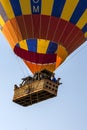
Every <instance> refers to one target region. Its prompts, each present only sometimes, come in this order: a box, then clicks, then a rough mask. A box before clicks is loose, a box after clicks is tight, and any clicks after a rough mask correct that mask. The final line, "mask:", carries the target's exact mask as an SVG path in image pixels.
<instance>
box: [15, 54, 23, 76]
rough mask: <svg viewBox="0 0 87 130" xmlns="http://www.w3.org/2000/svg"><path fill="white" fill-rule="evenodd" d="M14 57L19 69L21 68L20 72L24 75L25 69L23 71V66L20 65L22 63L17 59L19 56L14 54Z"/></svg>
mask: <svg viewBox="0 0 87 130" xmlns="http://www.w3.org/2000/svg"><path fill="white" fill-rule="evenodd" d="M14 55H15V54H14ZM15 59H16V61H17V63H18V66H19V69H20V70H21V72H22V73H23V76H24V77H25V71H24V69H23V68H24V67H23V66H22V64H21V62H20V61H19V57H17V56H16V55H15Z"/></svg>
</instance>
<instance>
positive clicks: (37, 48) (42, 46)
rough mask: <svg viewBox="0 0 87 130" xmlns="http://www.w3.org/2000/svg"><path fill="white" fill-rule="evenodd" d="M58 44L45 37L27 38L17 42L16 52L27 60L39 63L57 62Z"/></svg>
mask: <svg viewBox="0 0 87 130" xmlns="http://www.w3.org/2000/svg"><path fill="white" fill-rule="evenodd" d="M57 49H58V44H56V43H54V42H51V41H50V40H44V39H27V40H23V41H21V42H19V43H17V44H16V46H15V48H14V52H15V53H16V54H17V55H18V56H20V57H21V58H22V59H24V60H26V61H30V62H33V63H38V64H48V63H50V64H51V63H55V62H56V55H57V54H56V52H57Z"/></svg>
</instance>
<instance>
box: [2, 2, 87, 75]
mask: <svg viewBox="0 0 87 130" xmlns="http://www.w3.org/2000/svg"><path fill="white" fill-rule="evenodd" d="M0 29H1V31H2V33H3V34H4V35H5V37H6V38H7V39H8V41H9V44H10V45H11V47H12V49H13V51H14V52H15V53H16V54H17V55H18V56H20V57H21V58H22V59H23V61H24V62H25V64H26V65H27V66H28V67H29V69H30V70H31V71H32V72H33V73H34V72H36V71H39V70H41V69H44V68H46V69H48V70H50V71H54V70H55V69H56V68H57V67H58V66H59V65H60V64H61V63H62V62H63V61H64V60H65V59H66V57H67V56H68V55H69V54H71V53H72V52H73V51H74V50H75V49H77V48H78V47H79V46H80V45H81V44H82V43H83V42H85V41H86V39H87V0H0Z"/></svg>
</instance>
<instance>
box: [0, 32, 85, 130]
mask: <svg viewBox="0 0 87 130" xmlns="http://www.w3.org/2000/svg"><path fill="white" fill-rule="evenodd" d="M55 73H56V77H61V78H62V80H61V81H62V82H63V85H61V86H60V87H59V92H58V96H57V97H56V98H52V99H49V100H46V101H44V102H40V103H38V104H35V105H32V106H31V107H22V106H19V105H17V104H15V103H13V102H12V98H13V89H14V84H15V83H16V84H19V83H20V82H21V78H22V77H24V76H27V75H28V74H31V73H30V72H29V71H28V69H27V68H26V66H25V65H24V64H23V63H22V61H21V60H20V59H19V58H17V57H16V56H15V54H14V53H13V52H12V50H11V48H10V46H9V44H8V42H7V41H6V39H5V38H4V36H2V34H0V130H87V42H85V43H84V44H83V45H82V46H81V47H80V48H79V49H78V50H76V51H75V52H74V53H73V54H72V55H71V56H69V58H68V59H67V60H66V61H65V63H64V64H63V65H61V66H60V67H59V69H57V70H56V71H55Z"/></svg>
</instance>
